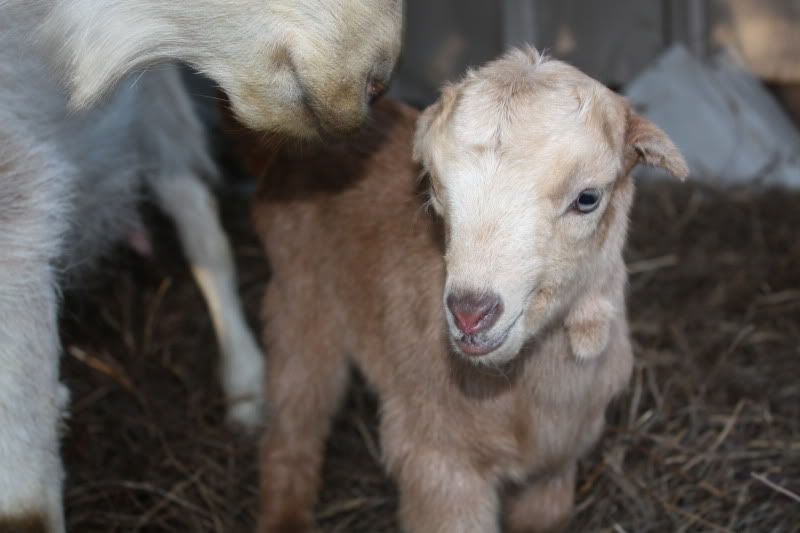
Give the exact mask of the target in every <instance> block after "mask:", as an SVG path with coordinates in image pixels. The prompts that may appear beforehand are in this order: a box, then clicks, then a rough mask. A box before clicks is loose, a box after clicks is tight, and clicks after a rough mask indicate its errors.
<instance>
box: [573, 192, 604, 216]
mask: <svg viewBox="0 0 800 533" xmlns="http://www.w3.org/2000/svg"><path fill="white" fill-rule="evenodd" d="M602 198H603V191H601V190H600V189H584V190H582V191H581V193H580V194H579V195H578V197H577V198H576V199H575V202H574V203H573V207H574V208H575V210H576V211H578V212H579V213H582V214H587V213H591V212H592V211H594V210H595V209H597V206H599V205H600V200H601V199H602Z"/></svg>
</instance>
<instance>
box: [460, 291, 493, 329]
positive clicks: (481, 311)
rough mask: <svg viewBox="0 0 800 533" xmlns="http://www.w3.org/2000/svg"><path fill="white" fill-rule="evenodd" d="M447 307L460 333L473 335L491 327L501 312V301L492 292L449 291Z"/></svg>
mask: <svg viewBox="0 0 800 533" xmlns="http://www.w3.org/2000/svg"><path fill="white" fill-rule="evenodd" d="M447 308H448V309H450V313H452V315H453V319H454V321H455V323H456V327H457V328H458V329H459V330H461V332H462V333H466V334H467V335H473V334H475V333H480V332H482V331H486V330H487V329H489V328H491V327H492V326H493V325H494V324H495V322H497V319H498V318H500V315H501V314H502V313H503V302H502V301H501V300H500V297H499V296H498V295H496V294H493V293H481V294H479V293H474V292H463V293H451V294H449V295H448V296H447Z"/></svg>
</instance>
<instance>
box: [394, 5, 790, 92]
mask: <svg viewBox="0 0 800 533" xmlns="http://www.w3.org/2000/svg"><path fill="white" fill-rule="evenodd" d="M406 9H407V16H406V40H405V51H404V56H403V59H402V63H401V66H400V68H399V70H398V73H397V76H396V78H395V85H394V88H393V89H392V94H393V95H394V96H395V97H399V98H401V99H403V100H406V101H409V102H411V103H414V104H417V105H424V104H427V103H429V102H431V101H432V100H433V99H434V98H435V96H436V94H437V90H438V88H439V87H440V86H441V84H442V83H444V82H445V81H447V80H454V79H457V78H458V77H459V76H460V75H461V74H462V73H463V72H464V70H465V69H466V67H467V66H469V65H477V64H480V63H483V62H485V61H487V60H489V59H491V58H493V57H496V56H497V55H498V54H499V53H501V51H503V50H504V49H505V48H506V47H507V46H510V45H518V44H521V43H531V44H533V45H535V46H536V47H538V48H540V49H541V48H544V49H546V50H547V51H548V52H549V53H550V54H551V55H553V56H555V57H557V58H560V59H565V60H567V61H569V62H571V63H573V64H574V65H576V66H578V67H579V68H581V69H583V70H585V71H586V72H588V73H589V74H591V75H592V76H594V77H596V78H598V79H599V80H601V81H603V82H604V83H606V84H608V85H611V86H621V85H623V84H625V83H626V82H628V81H629V80H630V79H631V78H632V77H634V76H636V74H638V73H639V72H640V71H641V70H642V69H643V68H644V67H645V66H647V64H648V63H650V61H652V60H653V59H654V58H655V57H656V56H657V55H658V54H659V53H660V52H661V51H662V50H663V49H664V47H665V46H667V45H668V44H670V43H672V42H677V41H680V42H684V43H685V44H687V45H688V46H689V47H690V49H692V50H693V51H695V52H696V53H697V54H699V55H701V56H703V55H705V54H706V53H707V51H708V50H710V49H713V48H715V47H720V46H732V47H734V48H736V49H737V50H738V51H739V53H740V54H741V56H742V57H743V59H744V60H745V62H746V64H747V65H748V66H749V67H750V69H751V70H752V71H753V72H755V73H756V74H757V75H759V76H761V77H762V78H765V79H767V80H769V81H788V82H800V61H798V58H800V0H406Z"/></svg>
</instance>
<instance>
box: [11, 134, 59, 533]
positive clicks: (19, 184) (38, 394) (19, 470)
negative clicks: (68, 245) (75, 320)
mask: <svg viewBox="0 0 800 533" xmlns="http://www.w3.org/2000/svg"><path fill="white" fill-rule="evenodd" d="M0 133H2V132H0ZM0 141H2V139H0ZM10 143H11V140H8V141H7V142H0V170H2V176H0V533H11V532H14V533H33V532H35V533H62V532H63V531H64V517H63V507H62V501H61V498H62V481H63V471H62V466H61V460H60V457H59V426H60V423H61V417H62V412H63V410H64V409H65V407H66V403H67V398H68V394H67V391H66V388H64V387H63V386H62V385H61V384H60V383H59V380H58V362H59V355H60V351H61V350H60V343H59V338H58V324H57V315H58V291H57V288H56V280H55V273H54V271H53V263H54V261H55V260H56V258H57V256H58V255H59V253H60V243H61V239H62V233H63V231H64V229H65V227H66V226H65V216H64V205H65V204H64V201H63V198H65V197H66V196H67V194H66V190H65V189H66V181H65V180H64V179H63V175H61V174H60V173H59V174H52V175H51V174H48V173H46V172H36V170H37V164H36V163H35V162H34V161H32V159H31V160H27V159H25V158H24V153H25V152H24V151H23V149H22V147H21V146H16V147H15V146H13V145H12V144H10ZM4 148H8V149H9V150H8V151H6V152H3V149H4ZM20 161H24V165H22V164H20ZM21 167H24V168H21ZM46 168H47V167H45V166H44V165H42V168H41V169H38V170H45V169H46Z"/></svg>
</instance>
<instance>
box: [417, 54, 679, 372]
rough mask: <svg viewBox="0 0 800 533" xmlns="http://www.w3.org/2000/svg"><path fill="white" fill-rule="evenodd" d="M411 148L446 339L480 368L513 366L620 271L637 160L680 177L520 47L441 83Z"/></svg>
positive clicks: (637, 133)
mask: <svg viewBox="0 0 800 533" xmlns="http://www.w3.org/2000/svg"><path fill="white" fill-rule="evenodd" d="M414 151H415V158H416V159H417V160H418V161H420V162H421V163H422V165H423V168H424V169H425V171H426V172H427V174H428V175H429V179H430V203H431V205H432V207H433V209H434V210H435V211H436V212H437V213H438V214H440V215H441V216H442V217H443V218H444V221H445V225H446V229H447V244H446V253H445V263H446V267H447V281H446V285H445V291H444V305H445V307H446V309H447V311H446V315H447V322H448V328H449V332H450V338H451V342H452V344H453V346H454V348H455V350H456V351H457V352H459V353H460V354H462V355H464V356H467V357H469V358H470V359H471V360H473V361H476V362H479V363H486V364H501V363H504V362H507V361H510V360H511V359H513V358H514V357H515V356H516V355H517V354H518V353H519V351H520V349H521V348H522V346H523V344H524V343H525V342H526V341H528V340H530V339H531V338H532V337H534V336H535V335H536V334H537V333H538V332H540V331H542V329H543V328H545V327H546V326H547V325H548V324H549V323H551V322H552V321H553V320H554V319H555V318H556V317H559V316H563V314H564V313H565V312H567V311H568V310H569V309H570V306H572V305H573V304H574V303H575V302H576V300H577V299H578V297H579V296H581V295H583V294H586V293H587V291H592V290H602V287H596V285H598V284H600V283H603V282H605V280H608V279H609V276H610V275H612V274H613V272H612V271H613V269H615V268H616V269H622V268H623V264H622V260H621V257H622V247H623V244H624V240H625V233H626V229H627V217H628V212H629V209H630V205H631V199H632V195H633V184H632V181H631V178H630V176H629V173H630V171H631V169H632V168H633V167H634V166H635V165H636V164H637V163H639V162H641V163H644V164H648V165H654V166H658V167H662V168H664V169H666V170H667V171H669V172H670V173H672V174H673V175H675V176H678V177H681V178H684V177H686V175H687V174H688V170H687V167H686V164H685V162H684V160H683V158H682V157H681V155H680V153H679V152H678V150H677V148H676V147H675V145H674V144H673V143H672V141H670V139H669V138H668V137H667V136H666V134H665V133H664V132H663V131H661V130H660V129H659V128H658V127H656V126H655V125H654V124H652V123H651V122H649V121H647V120H646V119H644V118H642V117H640V116H639V115H637V114H636V113H635V112H634V111H633V110H632V109H631V107H630V106H629V105H628V104H627V103H626V102H625V100H624V99H623V98H621V97H620V96H618V95H616V94H614V93H613V92H612V91H610V90H608V89H607V88H606V87H604V86H602V85H601V84H600V83H598V82H596V81H595V80H593V79H591V78H589V77H588V76H586V75H585V74H583V73H581V72H580V71H578V70H577V69H575V68H573V67H571V66H569V65H566V64H565V63H562V62H559V61H554V60H548V59H546V58H543V57H542V56H540V55H539V54H538V53H537V52H536V51H535V50H533V49H528V50H526V51H513V52H511V53H509V54H508V55H506V56H505V57H503V58H501V59H499V60H497V61H494V62H492V63H489V64H488V65H486V66H484V67H483V68H481V69H479V70H477V71H474V72H470V73H469V74H467V76H466V77H465V78H464V79H463V80H462V81H461V82H460V83H458V84H456V85H453V86H449V87H446V88H445V89H444V91H443V94H442V96H441V98H440V99H439V101H438V102H436V103H435V104H433V105H432V106H431V107H429V108H428V109H427V110H426V111H425V112H424V113H423V114H422V116H421V117H420V119H419V123H418V128H417V134H416V139H415V146H414ZM621 275H623V276H624V273H623V274H621Z"/></svg>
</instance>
